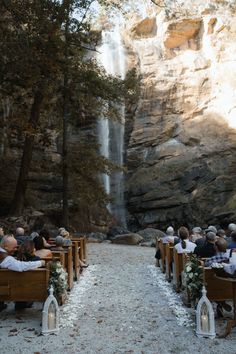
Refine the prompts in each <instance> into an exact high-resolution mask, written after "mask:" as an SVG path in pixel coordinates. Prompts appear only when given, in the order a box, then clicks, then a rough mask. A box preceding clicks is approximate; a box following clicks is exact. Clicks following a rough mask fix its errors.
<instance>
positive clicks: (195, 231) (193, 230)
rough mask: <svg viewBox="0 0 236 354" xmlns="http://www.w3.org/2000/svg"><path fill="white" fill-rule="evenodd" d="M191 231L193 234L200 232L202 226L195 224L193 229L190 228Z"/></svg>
mask: <svg viewBox="0 0 236 354" xmlns="http://www.w3.org/2000/svg"><path fill="white" fill-rule="evenodd" d="M192 232H193V233H194V234H202V228H201V227H199V226H195V227H194V228H193V229H192Z"/></svg>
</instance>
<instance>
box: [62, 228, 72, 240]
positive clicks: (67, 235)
mask: <svg viewBox="0 0 236 354" xmlns="http://www.w3.org/2000/svg"><path fill="white" fill-rule="evenodd" d="M60 236H62V237H64V238H70V234H69V232H68V231H66V230H65V229H64V230H62V231H61V232H60Z"/></svg>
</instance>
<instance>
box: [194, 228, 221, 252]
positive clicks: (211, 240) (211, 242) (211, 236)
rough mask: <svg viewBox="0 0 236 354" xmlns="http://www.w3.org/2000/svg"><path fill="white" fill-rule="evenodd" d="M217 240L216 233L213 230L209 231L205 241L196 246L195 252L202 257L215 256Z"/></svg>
mask: <svg viewBox="0 0 236 354" xmlns="http://www.w3.org/2000/svg"><path fill="white" fill-rule="evenodd" d="M215 242H216V234H215V233H214V232H212V231H210V232H208V233H207V234H206V240H205V242H204V243H203V244H202V245H198V246H197V247H196V248H195V250H194V253H195V254H196V255H197V256H198V257H202V258H208V257H213V256H214V255H215V254H216V248H215Z"/></svg>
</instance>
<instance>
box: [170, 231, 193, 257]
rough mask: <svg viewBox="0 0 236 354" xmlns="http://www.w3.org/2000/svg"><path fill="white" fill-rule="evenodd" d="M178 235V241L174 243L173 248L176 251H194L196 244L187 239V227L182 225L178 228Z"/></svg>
mask: <svg viewBox="0 0 236 354" xmlns="http://www.w3.org/2000/svg"><path fill="white" fill-rule="evenodd" d="M178 235H179V238H180V242H179V243H177V245H175V249H176V250H177V252H178V253H191V252H193V251H194V249H195V247H196V244H195V243H193V242H191V241H189V232H188V229H187V228H186V227H184V226H181V227H180V228H179V230H178Z"/></svg>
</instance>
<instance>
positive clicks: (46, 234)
mask: <svg viewBox="0 0 236 354" xmlns="http://www.w3.org/2000/svg"><path fill="white" fill-rule="evenodd" d="M39 236H42V237H43V239H44V241H43V242H44V247H45V248H50V247H51V245H50V242H49V239H50V238H51V235H50V233H49V231H48V230H46V229H42V230H41V231H40V232H39Z"/></svg>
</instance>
